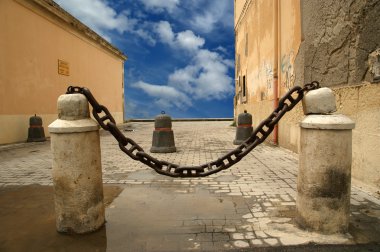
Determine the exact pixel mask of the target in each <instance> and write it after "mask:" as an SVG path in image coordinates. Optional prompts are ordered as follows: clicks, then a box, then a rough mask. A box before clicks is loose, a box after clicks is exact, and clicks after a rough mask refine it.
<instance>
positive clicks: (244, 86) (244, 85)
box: [243, 75, 246, 97]
mask: <svg viewBox="0 0 380 252" xmlns="http://www.w3.org/2000/svg"><path fill="white" fill-rule="evenodd" d="M245 89H246V84H245V75H244V76H243V97H245V95H246V92H245Z"/></svg>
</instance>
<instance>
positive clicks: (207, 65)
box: [169, 49, 233, 100]
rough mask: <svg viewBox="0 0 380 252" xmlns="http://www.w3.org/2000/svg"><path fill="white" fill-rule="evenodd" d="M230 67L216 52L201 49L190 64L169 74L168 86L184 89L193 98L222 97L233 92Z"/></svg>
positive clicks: (210, 98)
mask: <svg viewBox="0 0 380 252" xmlns="http://www.w3.org/2000/svg"><path fill="white" fill-rule="evenodd" d="M230 67H231V65H229V62H228V61H226V60H224V59H223V58H222V57H221V56H220V55H219V54H218V53H216V52H211V51H209V50H206V49H201V50H199V51H198V52H197V54H196V55H195V57H194V58H193V61H192V64H191V65H188V66H186V67H185V68H182V69H177V70H176V71H174V72H173V73H172V74H171V75H170V76H169V86H171V87H175V88H178V89H181V90H184V91H185V92H186V93H188V94H191V96H192V97H193V98H194V99H206V100H212V99H223V98H225V97H226V96H228V95H230V94H231V93H232V92H233V86H232V78H231V77H230V76H228V69H229V68H230Z"/></svg>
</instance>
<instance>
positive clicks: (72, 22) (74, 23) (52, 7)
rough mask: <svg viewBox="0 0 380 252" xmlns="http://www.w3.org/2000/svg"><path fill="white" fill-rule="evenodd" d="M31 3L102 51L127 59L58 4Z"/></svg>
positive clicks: (48, 0) (41, 0) (50, 0)
mask: <svg viewBox="0 0 380 252" xmlns="http://www.w3.org/2000/svg"><path fill="white" fill-rule="evenodd" d="M32 1H33V2H34V3H36V4H38V5H39V6H40V7H42V8H43V9H45V10H47V11H48V12H50V13H51V14H53V15H54V16H56V17H58V18H59V19H61V20H63V21H64V22H65V23H66V24H68V25H69V26H71V27H73V28H74V29H76V30H77V31H79V32H80V33H81V34H83V35H84V36H85V37H86V38H88V39H90V40H92V41H94V42H96V43H97V44H99V45H100V46H101V47H103V48H104V49H106V50H108V51H109V52H111V53H113V54H114V55H116V56H117V57H119V58H121V59H122V60H127V58H128V57H127V55H125V54H124V53H123V52H121V51H120V50H119V49H118V48H116V47H115V46H114V45H112V44H111V43H110V42H108V41H107V40H105V39H104V38H103V37H102V36H100V35H99V34H97V33H96V32H95V31H93V30H92V29H91V28H89V27H88V26H87V25H85V24H83V23H82V22H81V21H79V20H78V19H77V18H75V17H74V16H73V15H71V14H70V13H68V12H67V11H66V10H64V9H63V8H62V7H61V6H60V5H59V4H57V3H55V2H54V1H53V0H32Z"/></svg>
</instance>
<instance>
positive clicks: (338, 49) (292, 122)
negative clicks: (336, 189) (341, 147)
mask: <svg viewBox="0 0 380 252" xmlns="http://www.w3.org/2000/svg"><path fill="white" fill-rule="evenodd" d="M234 7H235V8H234V11H235V18H234V27H235V50H236V71H235V92H236V95H235V100H234V113H235V118H236V117H237V115H238V114H239V113H241V112H243V111H244V110H245V109H246V110H247V111H248V112H249V113H251V114H252V115H253V121H254V124H255V125H257V124H258V123H260V121H261V120H263V119H264V118H266V117H267V116H268V115H269V114H270V113H271V112H272V111H273V109H274V108H275V107H276V106H277V103H278V99H279V98H281V96H283V95H284V94H285V93H286V92H287V91H288V90H289V89H290V88H291V87H293V86H294V85H299V86H303V85H304V83H309V82H311V81H314V80H316V81H319V82H320V83H321V86H323V87H329V88H331V89H333V91H334V93H335V95H336V99H337V107H338V112H337V113H343V114H345V115H347V116H349V117H350V118H352V119H353V120H354V121H355V122H356V128H355V129H354V131H353V160H352V161H353V165H352V175H353V178H354V179H355V181H356V182H357V183H358V184H360V183H364V184H365V185H366V186H367V187H369V188H371V189H374V190H378V189H379V188H380V154H379V149H380V83H379V80H380V62H379V61H380V32H379V31H380V23H379V22H377V21H376V20H377V19H378V16H379V15H380V1H378V0H362V1H354V0H348V1H347V0H338V1H335V0H328V1H318V0H308V1H303V0H235V5H234ZM302 118H303V112H302V107H301V105H297V106H296V107H295V108H294V109H293V111H291V112H289V113H288V114H287V115H286V116H285V117H284V118H283V119H282V120H281V121H280V123H279V125H278V127H277V128H276V129H275V130H274V131H273V133H272V134H271V136H270V137H269V138H268V139H269V140H268V141H270V142H273V143H275V144H278V145H280V146H282V147H285V148H288V149H290V150H292V151H295V152H298V148H299V137H300V128H299V122H300V121H301V120H302ZM332 141H333V139H332Z"/></svg>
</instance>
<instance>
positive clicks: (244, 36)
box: [235, 0, 276, 126]
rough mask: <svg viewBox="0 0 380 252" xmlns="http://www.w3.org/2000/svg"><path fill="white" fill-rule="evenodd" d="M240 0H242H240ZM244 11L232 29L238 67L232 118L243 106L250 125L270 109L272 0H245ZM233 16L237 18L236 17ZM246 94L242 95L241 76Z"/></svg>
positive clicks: (258, 120) (272, 53) (272, 61)
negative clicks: (250, 115) (235, 101)
mask: <svg viewBox="0 0 380 252" xmlns="http://www.w3.org/2000/svg"><path fill="white" fill-rule="evenodd" d="M242 2H243V1H242ZM245 6H246V9H245V10H244V9H243V10H242V11H244V14H243V15H242V16H240V23H238V24H237V25H238V28H237V29H236V28H235V35H236V54H237V55H239V56H237V58H240V67H238V69H236V78H237V79H239V77H240V84H239V81H237V85H236V94H237V95H238V97H239V98H238V101H237V106H236V111H235V117H237V115H238V114H239V113H242V112H243V111H244V110H245V109H246V110H247V111H248V112H249V113H251V114H252V115H253V118H252V119H253V125H254V126H255V125H257V124H258V123H259V122H260V121H261V120H263V119H264V118H265V117H267V116H268V114H269V113H270V112H271V110H272V108H273V81H274V80H273V74H274V73H273V70H274V68H275V67H276V66H275V63H274V62H275V60H274V57H275V51H274V50H273V46H274V43H275V33H274V23H275V18H274V15H273V13H274V12H275V6H274V2H273V1H265V0H258V1H247V2H246V4H245ZM235 18H238V17H236V16H235ZM244 76H245V80H246V92H245V93H246V97H243V77H244Z"/></svg>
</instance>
